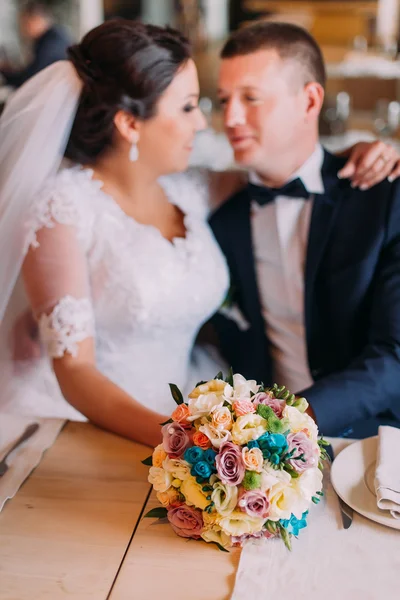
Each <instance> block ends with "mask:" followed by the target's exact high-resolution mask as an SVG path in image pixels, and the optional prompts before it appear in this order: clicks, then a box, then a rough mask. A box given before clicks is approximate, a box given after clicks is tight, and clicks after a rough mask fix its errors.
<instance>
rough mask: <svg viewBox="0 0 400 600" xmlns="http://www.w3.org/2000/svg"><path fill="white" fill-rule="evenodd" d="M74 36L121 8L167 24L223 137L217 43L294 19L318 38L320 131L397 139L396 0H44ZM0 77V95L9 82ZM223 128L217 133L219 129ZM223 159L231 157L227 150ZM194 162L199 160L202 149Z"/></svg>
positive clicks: (329, 136) (18, 39)
mask: <svg viewBox="0 0 400 600" xmlns="http://www.w3.org/2000/svg"><path fill="white" fill-rule="evenodd" d="M23 4H24V3H23V2H21V1H18V0H0V63H1V64H8V65H12V66H13V68H16V67H18V68H22V67H23V66H24V65H26V64H28V63H29V60H31V58H32V52H33V51H34V48H35V47H34V44H32V41H31V42H29V40H27V39H26V37H24V36H22V35H21V27H20V23H19V19H18V15H19V14H20V10H21V5H23ZM42 4H45V5H46V6H47V7H48V8H49V10H51V12H52V14H53V15H54V19H55V20H56V22H57V23H59V24H60V25H62V27H63V28H65V30H66V31H67V32H68V35H69V36H70V39H71V40H75V39H79V38H80V37H81V36H82V35H83V34H84V33H86V32H87V31H88V30H89V29H91V28H92V27H94V26H96V25H98V24H99V23H101V22H102V21H103V20H104V19H108V18H111V17H115V16H121V17H125V18H128V19H141V20H143V21H145V22H150V23H154V24H158V25H165V24H170V25H172V26H174V27H176V28H178V29H180V30H181V31H183V32H184V33H185V34H186V35H187V36H188V37H189V38H190V39H191V41H192V43H193V46H194V49H195V60H196V63H197V66H198V69H199V77H200V84H201V93H202V99H201V106H202V109H203V110H204V112H205V113H206V115H207V118H208V120H209V125H210V129H209V133H210V132H212V133H213V135H215V140H216V141H218V140H219V142H220V143H221V144H222V145H224V142H223V136H220V132H221V119H220V113H219V109H218V104H217V102H216V97H215V89H216V78H217V71H218V54H219V50H220V48H221V46H222V44H223V42H224V40H225V39H226V37H227V35H228V34H229V32H230V31H233V30H235V29H237V28H240V27H246V26H247V25H248V24H250V23H253V22H254V21H256V20H258V19H268V20H278V21H289V22H292V23H297V24H299V25H301V26H303V27H305V28H306V29H307V30H309V31H310V32H311V33H312V35H314V37H315V38H316V39H317V41H318V42H319V44H320V45H321V47H322V50H323V54H324V57H325V60H326V64H327V71H328V85H327V93H326V100H325V106H324V110H323V112H322V115H321V136H322V137H323V141H324V142H325V143H326V144H327V145H328V146H329V147H330V148H332V149H340V148H341V147H344V146H346V145H348V144H351V143H353V142H355V141H358V140H360V139H367V140H368V139H373V138H374V137H384V138H385V139H389V140H392V142H393V143H394V144H395V145H397V144H398V143H399V142H400V53H399V50H400V0H309V1H308V2H305V1H303V0H288V1H286V0H279V1H273V0H126V1H121V0H53V1H51V0H47V1H46V2H43V3H42ZM6 84H7V82H6V81H5V79H4V78H3V80H2V82H1V83H0V103H3V104H4V102H5V100H6V98H7V97H8V95H9V93H10V86H9V85H6ZM219 136H220V137H219ZM224 152H225V153H224V155H223V158H221V161H222V162H223V163H224V164H223V165H221V166H225V163H226V162H229V160H230V155H229V150H227V149H226V150H225V151H224ZM197 162H202V158H201V149H199V150H198V156H197Z"/></svg>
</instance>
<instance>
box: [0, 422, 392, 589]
mask: <svg viewBox="0 0 400 600" xmlns="http://www.w3.org/2000/svg"><path fill="white" fill-rule="evenodd" d="M332 443H334V449H335V453H336V454H337V453H338V452H339V451H340V449H341V448H343V447H345V446H346V445H347V444H348V443H349V441H348V440H332ZM149 454H150V451H149V449H148V448H146V447H144V446H140V445H138V444H134V443H132V442H129V441H127V440H124V439H121V438H119V437H117V436H114V435H112V434H109V433H106V432H104V431H101V430H100V429H97V428H95V427H93V426H91V425H89V424H87V423H68V424H67V425H66V427H65V428H64V430H63V431H62V432H61V434H60V435H59V437H58V439H57V440H56V442H55V443H54V445H53V446H52V447H51V448H50V450H48V451H47V453H46V454H45V456H44V458H43V460H42V462H41V463H40V465H39V467H38V468H37V469H36V470H35V471H34V472H33V473H32V474H31V476H30V477H29V478H28V480H27V481H26V482H25V484H24V485H23V486H22V487H21V489H20V490H19V491H18V493H17V495H16V496H15V497H14V498H13V499H12V500H11V501H9V502H8V504H7V505H6V506H5V507H4V509H3V511H2V512H1V513H0V600H28V599H29V600H46V599H48V600H61V599H62V600H65V599H66V598H69V599H71V600H91V599H93V600H153V599H156V598H161V599H163V600H164V599H165V600H170V599H173V600H205V599H207V600H228V599H229V598H230V597H231V594H232V591H233V588H234V584H235V576H236V571H237V566H238V563H239V558H240V552H241V551H240V549H233V550H231V551H230V552H229V553H225V552H221V551H220V550H218V549H217V548H216V547H215V546H212V545H207V544H204V543H202V542H196V541H193V540H184V539H182V538H179V537H178V536H176V535H175V534H174V533H173V531H172V529H171V528H170V527H169V526H168V524H160V523H157V522H156V521H154V520H153V519H141V517H142V515H143V514H145V512H147V510H148V509H150V508H152V507H153V506H156V505H157V502H156V499H155V496H154V494H153V495H151V496H150V486H149V484H148V483H147V473H148V468H147V467H145V466H143V465H142V464H141V462H140V461H141V460H142V459H143V458H145V457H147V456H148V455H149ZM329 498H330V499H329ZM328 500H329V502H330V503H331V504H332V503H333V506H334V508H335V515H334V516H333V517H332V518H331V517H329V516H328V520H329V523H330V528H329V529H330V536H331V538H330V539H331V540H332V542H335V544H336V546H337V545H338V542H340V544H339V547H340V551H337V553H336V550H337V548H336V550H335V553H334V556H332V555H330V556H327V557H326V560H325V569H327V574H330V575H332V573H331V571H332V568H331V563H332V561H334V560H336V563H337V561H338V560H339V562H340V560H341V558H340V557H341V556H342V555H343V552H344V550H345V549H346V543H347V553H348V556H351V559H349V562H348V565H350V564H351V568H352V569H353V567H355V566H357V564H358V563H357V561H356V560H355V559H354V561H355V562H354V563H353V562H352V561H353V558H354V556H355V555H356V554H357V552H361V550H362V549H363V545H361V546H360V547H359V546H358V545H357V544H359V540H360V539H361V540H367V539H369V546H368V548H367V550H368V552H369V553H368V552H367V554H366V559H368V561H369V560H370V559H371V557H374V560H375V561H377V560H378V558H380V559H381V563H380V566H379V568H380V569H382V572H384V571H385V569H386V571H385V577H387V575H388V572H387V566H386V562H385V561H383V562H382V557H384V556H386V554H387V552H386V549H387V548H390V547H391V548H392V551H391V557H392V562H393V561H394V563H395V562H396V560H397V561H398V564H399V567H400V562H399V558H398V557H397V558H396V556H397V554H396V552H393V547H396V548H397V547H398V538H397V537H395V535H396V533H398V532H394V531H393V530H387V528H382V529H383V530H385V529H386V533H385V535H384V536H382V533H383V531H382V529H379V528H380V526H378V525H376V524H373V523H372V522H369V521H368V522H367V520H366V519H364V518H363V517H361V516H359V515H356V516H355V524H354V525H353V526H352V528H351V529H350V530H348V531H344V530H343V529H342V526H341V523H340V516H339V505H338V502H337V497H336V495H335V494H334V492H333V490H330V491H329V490H328ZM318 508H321V507H318ZM319 514H320V517H318V509H316V510H315V511H314V515H313V521H312V523H310V527H309V528H307V531H308V529H310V533H309V534H307V531H306V533H304V534H303V535H302V536H301V540H300V541H298V542H296V543H297V544H298V548H297V546H296V549H294V551H293V555H292V556H291V557H290V559H289V555H288V553H287V550H286V549H285V548H284V546H283V544H280V545H279V546H278V545H276V547H273V546H272V545H271V553H272V554H271V553H270V554H271V555H270V557H269V558H268V561H267V562H268V565H270V568H271V569H272V571H273V577H272V579H271V581H272V580H274V581H275V580H276V578H277V576H276V574H277V573H281V575H282V577H284V578H285V581H286V579H287V577H289V575H288V573H289V572H290V573H291V575H290V577H289V579H287V581H290V579H291V577H297V575H298V573H297V571H296V569H297V563H298V561H299V560H300V561H301V555H302V553H303V552H304V553H307V552H310V551H311V552H314V554H315V553H317V555H318V557H319V556H320V546H319V545H318V543H316V541H315V540H318V535H319V532H320V523H322V521H319V520H318V519H319V518H322V519H323V520H324V519H325V521H326V515H325V513H324V509H323V507H322V508H321V510H320V513H319ZM311 529H313V530H312V531H311ZM326 532H327V533H328V534H329V531H328V530H327V529H325V533H326ZM325 533H324V535H325ZM307 535H308V537H309V539H310V540H311V541H310V542H309V543H308V545H307ZM303 539H304V541H302V540H303ZM346 540H347V542H346ZM386 542H387V543H386ZM278 543H279V542H277V544H278ZM324 543H325V542H324ZM271 544H273V542H271ZM300 544H302V545H300ZM387 544H388V545H387ZM390 544H391V546H390ZM367 545H368V544H367ZM386 546H387V548H386ZM328 547H329V544H328ZM302 548H303V550H302ZM354 548H358V551H357V552H356V553H355V554H354ZM375 549H376V550H377V551H378V556H376V555H375ZM296 552H297V554H296ZM364 552H365V549H364ZM338 557H339V558H338ZM364 558H365V557H364ZM386 558H387V557H386ZM273 560H275V562H276V564H275V566H274V565H273V564H272V562H273ZM385 560H386V559H385ZM307 561H308V559H307ZM307 561H306V562H307ZM316 562H317V559H316V558H314V559H313V560H311V561H309V562H307V564H305V565H303V566H302V568H303V569H311V570H312V569H314V566H313V565H314V564H316ZM358 562H359V563H360V561H358ZM378 562H379V561H378ZM284 565H287V568H286V571H285V569H284V568H283V567H284ZM322 567H323V565H321V568H322ZM288 568H289V571H288V570H287V569H288ZM360 569H361V571H360ZM358 571H359V573H358V575H359V579H360V573H361V579H362V581H364V579H365V576H366V573H365V565H364V562H363V561H361V563H360V564H358ZM333 572H334V576H335V578H336V577H337V576H339V575H340V576H341V577H342V580H340V578H339V579H338V583H337V582H336V579H335V581H334V582H333V583H331V586H333V588H335V586H336V587H338V586H339V587H340V590H343V589H344V588H343V586H344V585H345V584H346V585H347V583H348V577H347V575H346V571H343V570H342V567H340V565H339V564H336V566H335V569H333ZM393 572H394V573H398V569H397V567H396V565H395V568H394V571H393ZM300 574H301V573H300ZM372 577H374V575H373V572H372ZM396 577H397V575H396ZM300 580H301V577H300V579H299V581H300ZM324 581H325V580H324ZM374 581H375V579H374ZM335 582H336V583H335ZM346 582H347V583H346ZM396 582H397V579H396ZM303 583H304V582H303ZM383 583H385V581H383ZM383 583H382V582H381V584H382V585H383ZM389 583H390V582H389ZM353 584H354V582H353ZM367 585H370V583H368V582H367ZM322 587H323V586H320V587H319V588H318V590H317V592H318V594H317V596H312V598H313V599H314V597H317V598H320V590H321V589H322ZM347 587H348V586H347ZM364 587H365V586H364ZM387 587H388V589H389V591H390V593H391V592H392V591H393V589H397V583H396V585H395V586H394V587H393V586H392V584H390V585H388V586H387ZM333 588H332V593H333V596H332V597H335V598H336V597H339V595H337V593H339V591H338V590H337V589H333ZM349 589H350V588H349ZM363 589H364V588H363ZM382 589H383V588H382ZM314 591H315V590H314ZM364 591H365V590H364ZM336 592H337V593H336ZM390 593H386V595H384V596H382V597H385V598H387V600H389V598H391V597H393V596H391V595H390ZM245 595H246V594H245ZM276 595H277V594H276V593H275V594H274V595H272V596H271V597H275V596H276ZM278 595H279V594H278ZM340 595H341V597H344V598H345V599H346V600H354V598H355V597H356V595H352V592H351V589H350V595H349V594H347V595H346V594H345V595H344V596H343V594H342V592H340ZM242 597H244V596H243V595H241V596H240V598H242ZM286 597H287V596H285V599H286ZM288 597H290V598H292V589H291V591H290V596H288ZM301 597H303V596H301ZM357 597H360V598H361V597H363V598H364V597H366V596H365V595H362V596H361V595H358V596H357ZM368 597H371V598H372V597H374V598H375V597H378V596H374V595H372V596H368Z"/></svg>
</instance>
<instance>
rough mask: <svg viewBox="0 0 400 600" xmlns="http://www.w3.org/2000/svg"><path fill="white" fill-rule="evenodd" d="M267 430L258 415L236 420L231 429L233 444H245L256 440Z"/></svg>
mask: <svg viewBox="0 0 400 600" xmlns="http://www.w3.org/2000/svg"><path fill="white" fill-rule="evenodd" d="M266 430H267V421H266V420H265V419H263V418H262V417H261V416H260V415H257V414H254V413H249V414H247V415H243V417H239V418H238V419H236V423H234V425H233V427H232V441H233V442H234V443H235V444H239V445H243V444H247V443H248V442H249V441H250V440H256V439H257V438H259V437H260V436H261V435H262V434H263V433H265V432H266Z"/></svg>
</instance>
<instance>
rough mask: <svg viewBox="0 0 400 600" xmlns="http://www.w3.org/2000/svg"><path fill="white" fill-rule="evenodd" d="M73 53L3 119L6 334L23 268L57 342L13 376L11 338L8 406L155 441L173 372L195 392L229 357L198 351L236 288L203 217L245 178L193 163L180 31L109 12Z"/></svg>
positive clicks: (29, 87) (2, 302) (193, 84)
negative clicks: (205, 330)
mask: <svg viewBox="0 0 400 600" xmlns="http://www.w3.org/2000/svg"><path fill="white" fill-rule="evenodd" d="M69 59H70V60H69V61H62V62H59V63H56V64H54V65H52V66H51V67H48V68H47V69H45V70H44V71H42V72H41V73H39V74H38V75H37V76H35V77H34V78H33V79H31V80H30V81H29V82H28V83H27V84H25V85H24V86H23V87H22V88H21V89H20V90H19V91H18V92H16V94H15V95H14V97H13V98H12V99H11V101H10V102H9V103H8V105H7V106H6V109H5V111H4V114H3V116H2V118H1V120H0V139H1V145H0V181H1V184H0V250H1V256H2V264H1V267H0V289H1V290H2V295H1V298H0V317H1V316H3V315H4V318H3V319H2V330H3V340H7V336H8V335H9V328H10V327H11V326H12V324H13V322H14V321H15V315H16V314H18V312H19V311H20V310H21V306H20V304H18V298H19V297H20V296H21V290H20V289H19V287H20V286H21V280H22V281H23V288H24V290H25V292H26V295H27V299H28V301H29V305H30V307H31V310H32V313H33V315H34V317H35V320H36V322H37V325H38V329H39V333H40V339H41V342H42V344H43V346H44V347H45V348H46V350H47V352H46V353H45V356H44V355H43V356H40V357H37V358H36V359H35V360H33V359H32V360H31V361H29V364H27V365H25V367H24V369H22V370H19V371H18V373H15V371H13V370H12V361H10V360H7V358H8V359H9V358H10V357H7V356H6V348H8V346H9V344H8V342H6V341H4V343H3V348H2V361H3V362H2V368H1V382H0V384H1V388H0V389H1V397H0V409H1V410H2V411H6V412H7V411H8V412H20V413H26V414H35V415H41V416H54V417H64V418H69V419H83V418H84V417H86V418H88V419H90V420H91V421H92V422H93V423H95V424H97V425H99V426H101V427H104V428H105V429H108V430H110V431H113V432H115V433H117V434H120V435H123V436H126V437H128V438H131V439H134V440H136V441H139V442H142V443H146V444H150V445H155V444H157V443H158V441H159V437H160V423H161V422H163V421H165V420H167V419H168V417H169V415H170V413H171V412H172V410H173V409H174V406H175V405H174V402H173V400H172V398H171V397H170V393H169V389H168V383H169V382H173V383H176V384H177V385H178V386H179V387H180V388H181V389H182V390H184V391H186V392H187V391H189V390H190V388H191V387H193V386H194V385H195V384H196V382H197V380H199V379H207V378H211V377H212V376H213V375H215V373H216V372H217V371H219V370H220V368H221V364H220V361H219V360H218V359H217V358H211V355H209V354H207V353H205V352H204V351H201V350H200V349H196V350H195V351H194V352H193V346H194V342H195V338H196V335H197V333H198V330H199V328H200V327H201V325H202V324H203V323H204V322H205V321H206V320H207V319H208V318H209V317H210V316H211V315H212V314H213V313H214V312H215V311H216V310H218V308H219V307H220V305H221V304H222V302H223V300H224V297H225V295H226V292H227V289H228V287H229V276H228V272H227V267H226V263H225V260H224V257H223V256H222V254H221V251H220V250H219V247H218V246H217V244H216V242H215V241H214V239H213V236H212V234H211V232H210V230H209V228H208V225H207V221H206V217H207V209H208V206H209V205H210V203H211V205H216V204H218V203H219V202H221V201H222V200H223V199H224V198H225V197H227V196H229V195H230V194H231V193H232V192H233V191H234V190H235V189H236V188H237V187H238V186H239V185H242V181H243V176H242V175H240V174H235V173H225V174H224V173H220V174H213V175H211V174H210V173H209V172H207V171H206V170H201V169H190V170H188V171H186V172H185V169H186V168H187V165H188V161H189V156H190V152H191V150H192V146H193V142H194V136H195V134H196V132H197V131H199V130H201V129H202V128H204V126H205V122H204V118H203V116H202V114H201V112H200V110H199V108H198V98H199V87H198V79H197V72H196V67H195V65H194V62H193V60H192V59H191V56H190V49H189V46H188V43H187V41H186V40H185V38H183V37H182V36H181V35H180V34H179V33H177V32H176V31H174V30H171V29H169V28H166V29H162V28H158V27H154V26H151V25H144V24H141V23H139V22H134V21H123V20H118V21H108V22H106V23H104V24H103V25H101V26H99V27H97V28H96V29H94V30H93V31H91V32H89V33H88V34H87V35H86V36H85V38H84V39H83V41H82V42H81V43H80V44H79V45H77V46H74V47H72V48H71V49H70V51H69ZM64 159H68V161H69V164H68V165H65V164H62V165H61V161H62V160H64ZM20 272H21V275H22V277H19V274H20ZM14 286H15V287H14ZM13 288H14V292H13ZM7 327H8V330H7ZM221 362H222V361H221ZM222 366H223V365H222Z"/></svg>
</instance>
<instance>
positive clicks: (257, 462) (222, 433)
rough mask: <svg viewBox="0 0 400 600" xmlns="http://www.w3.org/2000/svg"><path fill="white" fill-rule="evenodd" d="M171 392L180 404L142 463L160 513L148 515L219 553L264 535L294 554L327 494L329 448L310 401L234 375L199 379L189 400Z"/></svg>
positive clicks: (282, 389) (152, 511)
mask: <svg viewBox="0 0 400 600" xmlns="http://www.w3.org/2000/svg"><path fill="white" fill-rule="evenodd" d="M170 388H171V392H172V395H173V398H174V400H175V402H176V403H177V405H178V406H177V408H176V410H175V411H174V412H173V414H172V417H171V419H170V420H169V421H167V423H164V424H163V427H162V436H163V442H162V444H160V445H159V446H157V447H156V448H155V450H154V452H153V455H152V456H151V457H149V458H148V459H146V460H145V461H143V462H144V464H147V465H151V467H150V472H149V482H150V483H151V484H152V486H153V488H154V490H155V491H156V492H157V498H158V500H159V502H160V503H161V505H162V507H160V508H155V509H153V510H151V511H150V512H149V513H148V514H147V515H146V516H148V517H157V518H159V519H163V520H164V519H165V520H168V521H169V523H170V524H171V526H172V528H173V530H174V531H175V532H176V533H177V534H178V535H179V536H182V537H184V538H192V539H197V540H204V541H206V542H213V543H215V544H217V545H218V547H219V548H220V549H222V550H224V549H226V548H228V547H230V546H237V545H243V543H244V542H246V541H247V540H249V539H254V538H261V537H265V538H274V537H280V538H282V540H283V541H284V543H285V544H286V546H287V547H288V548H289V549H290V548H291V537H292V535H294V536H297V535H298V533H299V531H300V529H302V528H303V527H306V525H307V515H308V510H309V507H310V506H311V505H312V503H318V502H319V500H320V498H321V496H322V495H323V492H322V460H323V459H324V458H326V453H325V449H324V446H325V445H326V442H325V441H324V440H322V439H318V428H317V425H316V424H315V422H314V421H313V419H312V418H311V417H309V416H308V415H307V414H306V412H305V411H306V409H307V407H308V403H307V401H306V400H305V399H304V398H296V397H295V396H294V395H293V394H291V393H290V392H289V391H288V390H287V389H286V388H285V387H278V386H277V385H274V386H273V387H271V388H264V386H263V385H259V384H257V382H256V381H253V380H246V379H245V378H244V377H242V375H233V374H232V372H231V373H230V375H229V376H228V377H227V379H226V380H224V379H223V376H222V373H219V374H218V375H217V376H216V377H215V379H213V380H211V381H203V382H200V383H199V384H198V385H197V386H196V387H195V389H194V390H193V391H192V392H191V393H190V394H189V397H188V402H187V403H185V402H184V399H183V397H182V394H181V392H180V391H179V389H178V388H177V387H176V386H175V385H173V384H170Z"/></svg>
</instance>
